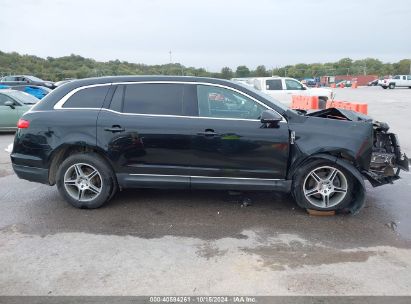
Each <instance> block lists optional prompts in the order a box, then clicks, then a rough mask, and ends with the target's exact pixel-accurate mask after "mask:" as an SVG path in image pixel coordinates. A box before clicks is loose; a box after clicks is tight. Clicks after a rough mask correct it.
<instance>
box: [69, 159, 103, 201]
mask: <svg viewBox="0 0 411 304" xmlns="http://www.w3.org/2000/svg"><path fill="white" fill-rule="evenodd" d="M102 187H103V179H102V178H101V175H100V173H99V172H98V170H97V169H96V168H94V167H93V166H91V165H89V164H85V163H78V164H74V165H72V166H70V167H69V168H68V169H67V170H66V173H65V174H64V188H65V189H66V191H67V193H68V194H69V195H70V196H71V197H72V198H74V199H76V200H78V201H80V202H88V201H91V200H93V199H95V198H96V197H97V196H98V195H99V194H100V193H101V190H102Z"/></svg>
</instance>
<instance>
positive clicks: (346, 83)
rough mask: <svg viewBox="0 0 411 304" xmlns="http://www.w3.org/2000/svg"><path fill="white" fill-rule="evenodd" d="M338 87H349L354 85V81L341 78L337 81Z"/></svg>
mask: <svg viewBox="0 0 411 304" xmlns="http://www.w3.org/2000/svg"><path fill="white" fill-rule="evenodd" d="M335 85H336V87H337V88H338V87H344V88H349V87H351V86H352V82H351V81H350V80H341V81H338V82H336V83H335Z"/></svg>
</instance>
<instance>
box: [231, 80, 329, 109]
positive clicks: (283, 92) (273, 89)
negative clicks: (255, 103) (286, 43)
mask: <svg viewBox="0 0 411 304" xmlns="http://www.w3.org/2000/svg"><path fill="white" fill-rule="evenodd" d="M237 79H238V78H237ZM233 80H234V81H238V80H236V79H233ZM247 84H248V85H252V86H253V87H254V88H255V89H257V90H259V91H261V92H263V93H265V94H268V95H270V96H271V97H273V98H275V99H277V100H278V101H281V102H283V103H285V104H287V105H289V104H291V100H292V95H305V96H318V97H319V98H320V99H321V100H323V101H327V100H328V99H333V97H334V93H333V91H332V90H331V89H328V88H308V87H307V86H305V85H303V84H302V83H301V82H300V81H298V80H296V79H294V78H290V77H279V76H273V77H256V78H249V79H247Z"/></svg>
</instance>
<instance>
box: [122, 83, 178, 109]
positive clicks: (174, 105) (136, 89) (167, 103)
mask: <svg viewBox="0 0 411 304" xmlns="http://www.w3.org/2000/svg"><path fill="white" fill-rule="evenodd" d="M125 87H126V89H125V94H124V105H123V112H124V113H136V114H157V115H184V114H183V84H174V83H145V84H130V85H126V86H125Z"/></svg>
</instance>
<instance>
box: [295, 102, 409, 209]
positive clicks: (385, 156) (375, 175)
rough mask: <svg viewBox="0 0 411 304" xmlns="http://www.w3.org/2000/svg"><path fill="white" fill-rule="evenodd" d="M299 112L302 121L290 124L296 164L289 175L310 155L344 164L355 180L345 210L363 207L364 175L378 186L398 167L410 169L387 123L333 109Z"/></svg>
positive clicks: (396, 174) (389, 179)
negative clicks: (293, 137)
mask: <svg viewBox="0 0 411 304" xmlns="http://www.w3.org/2000/svg"><path fill="white" fill-rule="evenodd" d="M298 112H299V113H300V114H301V116H302V119H304V123H295V124H293V123H291V124H290V129H291V131H292V132H295V134H296V136H295V138H296V140H295V147H294V156H293V157H294V159H295V164H296V165H295V168H294V169H292V173H291V174H294V173H293V172H298V167H299V166H301V165H302V164H303V163H304V161H307V159H313V158H314V159H316V158H320V159H327V160H328V161H332V162H334V163H335V164H337V165H339V166H342V167H344V168H345V169H346V170H347V171H349V172H350V173H351V175H352V176H353V177H354V180H355V183H354V188H355V191H354V193H355V194H354V195H353V197H352V202H351V203H350V204H349V205H348V206H347V207H346V208H345V210H347V211H349V212H351V213H356V212H358V211H359V210H360V209H361V208H362V207H363V205H364V201H365V184H364V179H365V178H366V179H367V180H368V181H369V182H370V184H371V185H372V186H373V187H378V186H381V185H385V184H389V183H393V182H394V181H395V180H397V179H399V178H400V176H399V174H400V171H401V170H404V171H408V170H409V161H408V158H407V156H406V155H405V154H404V153H402V152H401V149H400V146H399V142H398V138H397V136H396V134H394V133H391V132H389V126H388V125H387V124H386V123H383V122H378V121H374V120H373V119H372V118H371V117H369V116H367V115H363V114H361V113H356V112H352V111H348V110H342V109H336V108H329V109H325V110H319V111H314V112H310V113H307V112H305V111H298ZM299 159H301V161H299ZM304 159H305V160H304Z"/></svg>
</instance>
